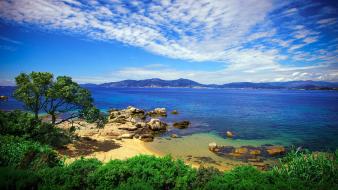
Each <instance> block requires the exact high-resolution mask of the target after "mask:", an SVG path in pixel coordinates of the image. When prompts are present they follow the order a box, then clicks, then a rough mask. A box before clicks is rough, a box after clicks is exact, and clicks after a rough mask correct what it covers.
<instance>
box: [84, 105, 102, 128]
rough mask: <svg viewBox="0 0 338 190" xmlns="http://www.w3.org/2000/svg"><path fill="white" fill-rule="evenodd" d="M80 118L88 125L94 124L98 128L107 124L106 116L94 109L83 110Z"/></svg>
mask: <svg viewBox="0 0 338 190" xmlns="http://www.w3.org/2000/svg"><path fill="white" fill-rule="evenodd" d="M82 117H83V118H84V119H85V120H86V121H87V122H88V123H94V122H95V123H96V126H97V127H98V128H103V127H104V125H105V124H106V123H107V122H108V116H107V115H105V114H103V113H102V112H100V110H99V109H97V108H95V107H89V108H87V109H85V110H83V113H82Z"/></svg>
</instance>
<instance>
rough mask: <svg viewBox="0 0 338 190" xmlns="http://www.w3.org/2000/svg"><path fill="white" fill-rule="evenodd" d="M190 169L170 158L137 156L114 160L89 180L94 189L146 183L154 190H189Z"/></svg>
mask: <svg viewBox="0 0 338 190" xmlns="http://www.w3.org/2000/svg"><path fill="white" fill-rule="evenodd" d="M190 172H191V168H190V167H189V166H187V165H185V164H184V163H183V162H182V161H173V160H172V158H171V157H163V158H156V157H154V156H144V155H143V156H136V157H133V158H130V159H128V160H125V161H121V160H112V161H110V162H109V163H107V164H105V165H103V166H102V167H100V168H99V169H98V170H96V171H95V172H94V173H93V174H91V175H90V176H89V180H90V184H91V185H92V188H94V187H95V188H97V189H111V188H113V187H117V186H119V185H120V184H123V183H126V182H128V181H130V180H131V181H143V182H144V183H146V184H148V185H150V186H151V187H153V188H154V189H173V188H180V189H187V188H188V187H189V184H190V181H189V179H190V178H189V175H190Z"/></svg>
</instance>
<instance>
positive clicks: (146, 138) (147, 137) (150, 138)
mask: <svg viewBox="0 0 338 190" xmlns="http://www.w3.org/2000/svg"><path fill="white" fill-rule="evenodd" d="M139 139H140V140H141V141H144V142H152V141H154V136H153V135H151V134H143V135H140V137H139Z"/></svg>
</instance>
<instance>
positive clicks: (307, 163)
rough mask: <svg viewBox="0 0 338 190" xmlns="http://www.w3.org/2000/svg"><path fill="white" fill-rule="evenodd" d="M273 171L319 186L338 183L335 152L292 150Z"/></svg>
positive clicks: (276, 173) (285, 176) (284, 176)
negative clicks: (333, 153)
mask: <svg viewBox="0 0 338 190" xmlns="http://www.w3.org/2000/svg"><path fill="white" fill-rule="evenodd" d="M273 172H274V174H275V175H276V176H281V177H283V178H287V179H298V180H300V181H306V182H309V183H310V184H312V185H314V186H321V188H323V186H322V185H324V186H325V185H326V184H335V185H338V164H337V154H335V155H332V154H331V155H329V154H327V153H311V152H309V151H303V152H302V151H295V150H292V151H291V152H290V153H289V154H287V156H286V157H284V158H282V159H281V160H280V164H279V166H276V167H275V168H274V169H273ZM308 185H309V184H308Z"/></svg>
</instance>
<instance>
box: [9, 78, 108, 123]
mask: <svg viewBox="0 0 338 190" xmlns="http://www.w3.org/2000/svg"><path fill="white" fill-rule="evenodd" d="M15 81H16V86H17V88H16V90H15V92H14V97H15V98H16V99H17V100H19V101H22V102H23V103H24V105H25V107H26V108H27V109H28V110H30V111H32V112H33V113H34V118H35V120H38V115H39V113H40V111H45V113H47V114H49V115H50V116H51V118H52V122H51V123H52V124H53V125H54V124H56V118H57V116H58V115H60V114H62V116H63V117H65V118H63V119H62V120H61V121H59V122H58V123H61V122H64V121H67V120H69V119H72V118H75V117H80V116H82V117H86V116H87V114H86V113H93V110H95V111H96V112H97V111H98V110H97V109H96V108H95V107H94V106H93V99H92V97H91V94H90V92H89V91H88V90H86V89H84V88H82V87H81V86H80V85H78V84H77V83H76V82H74V81H72V78H70V77H67V76H59V77H57V78H56V80H54V78H53V74H51V73H48V72H32V73H30V74H26V73H21V74H20V75H19V76H17V77H16V78H15ZM93 116H97V118H93ZM99 116H100V114H96V115H95V114H91V115H90V116H89V117H90V119H89V121H93V122H96V121H97V120H100V119H102V117H99ZM102 122H104V121H102V120H100V121H99V122H98V123H99V124H101V123H102ZM101 125H102V124H101Z"/></svg>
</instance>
